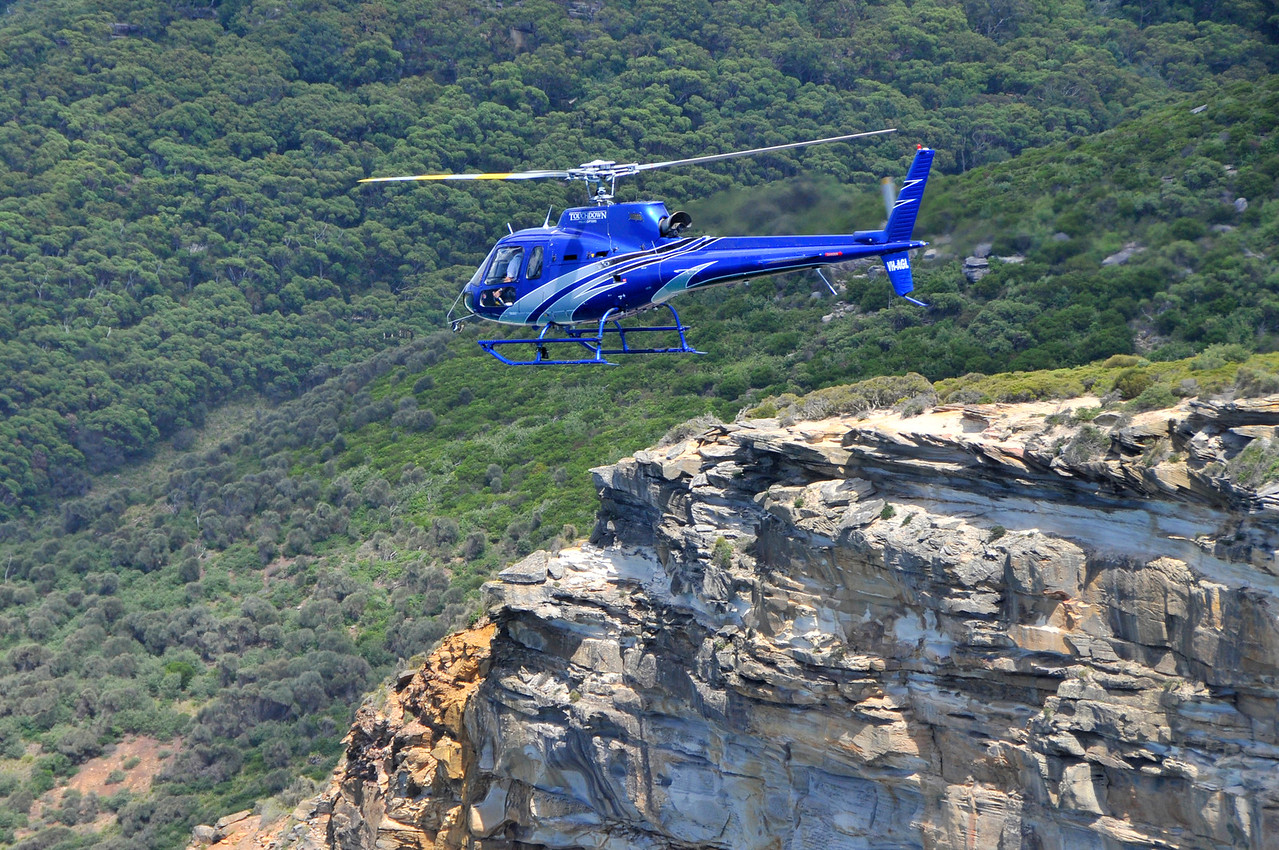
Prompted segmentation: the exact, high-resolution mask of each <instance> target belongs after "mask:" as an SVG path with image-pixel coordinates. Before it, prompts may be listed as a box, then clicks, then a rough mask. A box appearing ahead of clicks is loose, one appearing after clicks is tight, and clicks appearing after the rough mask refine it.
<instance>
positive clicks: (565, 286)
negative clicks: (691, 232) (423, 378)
mask: <svg viewBox="0 0 1279 850" xmlns="http://www.w3.org/2000/svg"><path fill="white" fill-rule="evenodd" d="M717 241H719V237H715V236H703V237H700V238H697V239H694V240H692V241H691V242H689V244H688V245H685V246H683V247H682V248H678V249H675V250H673V251H644V252H642V253H636V254H623V255H621V256H619V257H616V258H614V259H612V260H611V261H609V262H599V263H591V264H590V265H589V266H583V267H581V268H578V269H574V270H573V271H571V272H568V273H566V274H563V275H560V276H559V277H557V278H554V279H553V280H550V281H548V282H547V283H544V284H542V285H541V286H539V287H538V288H537V289H535V290H533V291H532V292H530V293H528V294H526V295H524V296H522V297H521V298H520V299H519V300H518V301H516V302H515V303H514V304H513V305H511V306H510V307H509V308H507V309H506V310H504V311H503V312H502V314H501V316H500V317H499V318H498V321H499V322H506V323H509V324H528V323H529V317H530V316H531V315H532V314H533V313H534V312H535V311H536V310H537V309H538V308H539V307H541V306H542V305H543V304H546V303H547V301H548V300H549V301H550V302H551V303H550V304H549V305H548V306H547V308H546V309H545V310H544V311H543V312H542V314H541V315H540V316H539V317H538V320H537V321H538V324H546V323H547V322H551V321H555V322H564V323H568V322H572V321H574V320H573V313H574V312H575V311H576V310H577V308H578V307H580V306H582V305H583V304H585V303H586V302H587V301H589V300H590V299H591V298H594V297H596V296H597V295H600V294H601V293H604V292H608V291H609V290H611V289H614V288H616V287H619V286H622V285H623V284H624V283H625V281H619V280H615V278H616V277H617V276H620V275H623V274H629V273H631V272H634V271H638V270H640V269H645V268H648V267H649V266H652V265H654V264H656V263H660V262H662V261H664V260H669V259H674V258H676V257H680V256H683V255H686V254H688V253H691V252H694V251H698V250H701V249H703V248H705V247H707V246H708V245H710V244H711V243H713V242H717Z"/></svg>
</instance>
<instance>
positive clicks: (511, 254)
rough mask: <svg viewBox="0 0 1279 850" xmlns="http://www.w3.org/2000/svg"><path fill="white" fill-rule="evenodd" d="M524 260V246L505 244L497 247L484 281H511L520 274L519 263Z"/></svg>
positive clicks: (487, 282) (488, 282) (486, 282)
mask: <svg viewBox="0 0 1279 850" xmlns="http://www.w3.org/2000/svg"><path fill="white" fill-rule="evenodd" d="M523 262H524V248H523V247H522V246H519V245H507V246H504V247H501V248H498V249H497V256H496V257H494V258H493V264H492V265H491V266H489V272H488V275H487V276H486V277H485V278H484V283H485V284H486V285H487V284H491V283H512V282H514V281H515V280H516V279H517V278H518V277H519V276H520V264H521V263H523Z"/></svg>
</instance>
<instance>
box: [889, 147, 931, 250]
mask: <svg viewBox="0 0 1279 850" xmlns="http://www.w3.org/2000/svg"><path fill="white" fill-rule="evenodd" d="M935 153H936V151H934V150H933V149H932V148H920V149H919V151H918V152H917V153H916V154H915V161H914V162H912V163H911V164H910V171H908V172H906V179H905V181H903V183H902V189H901V192H899V193H898V195H897V200H896V202H894V203H893V210H892V212H891V213H889V215H888V225H887V226H886V227H885V228H884V235H885V237H886V240H885V241H888V242H906V241H908V240H909V239H910V234H911V232H912V231H913V230H914V229H915V217H916V216H917V215H919V202H920V200H922V199H923V197H924V185H925V184H926V183H927V182H928V169H929V168H931V167H932V164H933V154H935ZM884 259H885V261H887V259H888V258H887V257H885V258H884ZM890 272H891V270H890ZM907 275H909V271H908V272H907Z"/></svg>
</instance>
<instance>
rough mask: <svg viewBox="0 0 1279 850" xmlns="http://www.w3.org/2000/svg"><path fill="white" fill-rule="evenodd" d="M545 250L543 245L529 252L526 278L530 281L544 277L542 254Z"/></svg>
mask: <svg viewBox="0 0 1279 850" xmlns="http://www.w3.org/2000/svg"><path fill="white" fill-rule="evenodd" d="M544 250H545V249H544V248H543V247H542V246H541V245H536V246H534V247H533V250H532V251H529V252H528V269H527V270H526V271H525V272H524V276H525V277H526V278H528V279H529V280H536V279H537V278H539V277H541V276H542V253H543V251H544Z"/></svg>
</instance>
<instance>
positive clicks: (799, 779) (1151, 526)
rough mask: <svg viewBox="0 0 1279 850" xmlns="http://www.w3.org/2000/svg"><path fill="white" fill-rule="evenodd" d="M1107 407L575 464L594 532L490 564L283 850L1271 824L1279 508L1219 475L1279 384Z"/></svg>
mask: <svg viewBox="0 0 1279 850" xmlns="http://www.w3.org/2000/svg"><path fill="white" fill-rule="evenodd" d="M1054 413H1055V414H1056V415H1050V414H1054ZM1102 422H1105V423H1106V424H1105V426H1104V427H1102V426H1099V423H1096V422H1094V423H1093V424H1090V425H1084V424H1081V423H1080V422H1079V421H1077V420H1071V419H1070V417H1068V416H1065V415H1062V413H1061V411H1060V410H1058V409H1057V407H1055V406H1045V405H1040V406H1035V405H1025V406H984V407H968V408H951V409H939V410H936V411H933V412H930V413H927V414H925V415H922V416H916V417H912V418H906V419H903V418H900V417H898V416H896V415H894V414H887V413H882V414H876V415H873V416H869V417H865V418H861V419H855V418H842V419H830V420H826V421H821V422H805V423H799V424H791V425H783V424H781V423H779V422H777V421H771V420H768V421H754V422H742V423H737V424H734V425H727V426H723V427H717V428H713V429H712V430H710V431H709V432H707V433H705V434H703V435H701V436H699V437H697V438H694V439H690V440H688V441H687V442H684V443H681V444H679V445H677V446H673V447H669V448H663V449H657V450H653V451H649V452H640V453H637V455H636V456H635V457H634V458H631V459H626V460H623V461H621V462H620V463H618V464H616V465H614V466H611V467H605V468H601V469H598V470H596V471H595V476H596V481H597V484H598V487H599V492H600V499H601V508H600V512H599V520H598V524H597V526H596V529H595V532H594V535H593V537H592V541H591V543H590V544H589V545H583V546H581V547H580V548H574V549H570V550H565V551H562V552H559V553H557V554H554V555H551V554H547V553H538V554H536V555H534V556H532V557H530V558H528V559H526V560H525V561H524V562H522V563H520V564H517V565H515V566H513V567H511V568H510V569H508V570H506V571H505V572H503V573H502V574H501V576H500V578H499V580H497V581H495V582H493V583H491V584H490V585H488V586H487V587H486V592H487V604H488V617H487V621H486V624H485V625H484V626H483V627H482V628H480V629H478V630H474V631H472V632H469V633H467V634H464V635H459V636H455V638H453V639H452V640H450V641H449V642H448V643H446V644H445V645H444V646H443V647H442V648H441V650H440V651H439V652H437V653H436V654H434V655H433V656H432V658H431V659H430V661H429V662H428V663H427V664H426V665H425V666H424V667H423V668H422V669H421V670H417V671H411V672H410V673H407V674H405V675H404V676H403V677H402V678H401V679H400V680H399V682H398V683H397V684H396V686H395V689H394V691H393V692H392V693H390V694H389V695H388V696H387V698H386V703H385V705H384V706H381V707H374V706H366V707H365V708H363V709H361V711H360V714H359V717H358V719H357V721H356V724H355V727H354V729H353V730H352V733H351V736H350V738H349V748H348V754H347V757H346V759H345V762H344V764H343V765H342V766H341V767H340V768H339V771H338V773H337V775H336V776H335V780H334V784H333V786H332V788H331V789H330V791H329V792H328V793H327V794H326V795H325V796H324V797H323V798H321V799H320V800H319V801H317V802H316V803H315V804H314V805H313V806H312V807H310V808H311V810H312V813H311V817H310V820H309V822H308V823H306V824H301V825H298V826H295V827H293V828H292V831H287V830H286V831H284V832H281V833H279V834H278V835H276V836H275V838H274V842H273V843H274V844H276V845H277V846H286V845H291V844H292V845H297V844H312V845H317V844H318V845H321V846H326V847H331V848H343V850H355V848H374V847H378V848H460V847H472V848H486V850H496V848H512V850H514V848H528V850H533V849H534V848H600V850H631V848H635V850H641V848H642V850H658V848H778V850H783V848H784V849H785V850H798V849H799V848H930V850H932V849H933V848H936V849H937V850H940V848H1099V850H1100V848H1107V850H1109V848H1138V847H1160V848H1174V847H1176V848H1226V847H1230V848H1275V847H1279V714H1277V712H1276V696H1277V695H1279V690H1277V688H1279V678H1277V676H1279V564H1277V563H1276V560H1275V554H1276V550H1277V549H1279V522H1277V520H1279V504H1276V503H1275V502H1274V501H1273V500H1272V499H1271V497H1270V495H1269V493H1268V492H1267V491H1266V490H1264V489H1263V490H1262V491H1261V492H1258V491H1256V490H1254V489H1250V488H1248V487H1244V486H1241V485H1239V484H1237V483H1231V481H1230V480H1229V479H1228V478H1227V476H1226V475H1225V472H1226V471H1227V469H1228V467H1227V464H1233V465H1232V466H1230V467H1229V470H1230V471H1237V470H1238V469H1239V468H1240V467H1241V466H1242V465H1243V463H1244V462H1245V461H1247V462H1249V463H1253V464H1254V466H1255V465H1256V464H1257V463H1262V464H1264V463H1272V462H1275V460H1274V459H1275V458H1276V457H1279V450H1273V451H1272V450H1271V448H1270V443H1269V440H1271V439H1274V438H1275V426H1276V425H1277V424H1279V399H1272V400H1268V401H1263V402H1253V403H1239V404H1219V405H1214V404H1206V403H1197V402H1196V403H1191V404H1189V405H1187V406H1184V407H1183V408H1179V409H1177V410H1173V411H1162V412H1157V413H1149V414H1143V415H1141V416H1139V417H1138V418H1137V419H1135V420H1133V421H1131V422H1124V421H1122V420H1121V421H1119V422H1114V423H1112V422H1107V421H1106V420H1105V419H1104V418H1103V419H1102ZM1107 429H1109V430H1107ZM1275 445H1276V446H1279V440H1276V443H1275ZM1232 459H1233V461H1232ZM1236 478H1238V476H1236ZM302 814H306V813H305V812H303V813H302ZM308 835H309V836H310V837H308Z"/></svg>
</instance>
